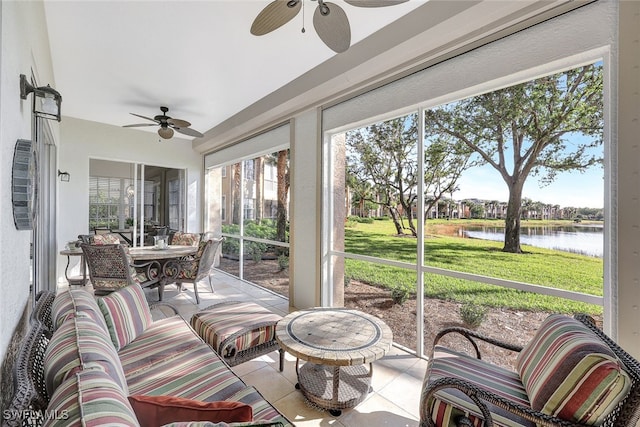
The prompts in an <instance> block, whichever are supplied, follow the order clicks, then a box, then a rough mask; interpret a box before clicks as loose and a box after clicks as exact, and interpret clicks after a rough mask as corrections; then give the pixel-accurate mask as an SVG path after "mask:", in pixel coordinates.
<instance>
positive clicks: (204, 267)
mask: <svg viewBox="0 0 640 427" xmlns="http://www.w3.org/2000/svg"><path fill="white" fill-rule="evenodd" d="M223 240H224V237H222V238H220V239H211V240H207V241H206V244H205V246H204V249H202V253H201V254H200V256H198V254H196V256H195V257H193V258H189V257H187V258H185V259H181V260H180V261H178V262H179V264H180V270H181V271H182V274H180V276H179V279H178V280H176V284H177V285H178V289H180V287H181V286H182V283H193V290H194V293H195V294H196V304H200V295H198V286H197V283H198V282H199V281H200V280H202V279H205V278H206V279H207V280H208V281H209V287H210V288H211V292H213V283H212V282H211V269H212V268H213V262H214V261H215V258H216V252H217V251H218V247H219V246H220V245H221V244H222V241H223ZM187 272H188V274H185V273H187Z"/></svg>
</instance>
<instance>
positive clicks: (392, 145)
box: [346, 114, 472, 236]
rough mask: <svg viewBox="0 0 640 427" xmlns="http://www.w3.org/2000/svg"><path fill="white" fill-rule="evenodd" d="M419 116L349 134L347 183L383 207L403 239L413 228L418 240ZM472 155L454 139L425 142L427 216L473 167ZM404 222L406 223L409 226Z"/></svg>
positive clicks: (383, 123)
mask: <svg viewBox="0 0 640 427" xmlns="http://www.w3.org/2000/svg"><path fill="white" fill-rule="evenodd" d="M417 119H418V115H417V114H410V115H407V116H404V117H400V118H397V119H392V120H388V121H386V122H382V123H376V124H373V125H371V126H367V127H364V128H360V129H357V130H355V131H352V132H348V133H347V136H346V144H347V183H348V185H350V186H351V188H352V189H353V191H354V192H355V193H356V195H357V196H358V198H359V200H365V201H368V202H371V203H375V204H377V205H380V206H383V207H384V208H385V209H386V210H387V212H388V213H389V216H390V217H391V219H392V220H393V223H394V225H395V227H396V233H397V234H398V235H401V234H404V230H405V229H407V228H408V229H409V230H410V231H411V234H412V235H414V236H416V235H417V229H416V226H415V224H414V207H415V202H416V200H417V197H418V193H417V190H418V179H419V175H418V162H417V158H418V157H417V154H418V152H417V151H418V148H417V137H418V128H417ZM471 154H472V151H471V150H469V148H468V147H466V145H464V144H461V143H456V142H455V141H452V139H451V138H450V137H449V136H433V137H432V138H429V139H428V140H427V141H426V143H425V149H424V162H425V173H424V189H425V196H427V197H426V200H427V204H426V206H425V212H424V213H423V214H421V215H419V216H420V218H419V219H420V220H421V221H424V220H425V218H426V216H427V213H428V212H430V211H431V209H432V208H433V207H434V206H435V205H436V204H437V203H438V201H439V200H440V199H441V198H442V196H443V195H444V194H446V193H451V192H453V191H455V189H456V182H457V180H458V178H459V177H460V175H461V173H462V171H463V170H465V169H466V168H468V167H470V165H471V163H469V158H470V156H471ZM403 218H406V220H407V226H405V225H404V220H403Z"/></svg>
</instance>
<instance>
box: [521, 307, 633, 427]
mask: <svg viewBox="0 0 640 427" xmlns="http://www.w3.org/2000/svg"><path fill="white" fill-rule="evenodd" d="M517 369H518V372H519V373H520V376H521V378H522V382H523V384H524V386H525V388H526V390H527V394H528V395H529V398H530V400H531V405H532V407H533V408H534V409H536V410H539V411H541V412H543V413H546V414H550V415H555V416H558V417H559V418H563V419H567V420H573V421H575V422H578V423H584V424H587V425H599V424H600V423H602V421H603V419H604V417H605V416H606V415H607V414H609V412H611V410H612V409H613V408H614V407H615V406H616V405H617V404H618V403H619V402H620V401H621V400H622V399H623V398H624V397H625V396H626V395H627V393H628V391H629V388H630V386H631V381H630V379H629V377H628V375H627V374H626V372H625V371H624V370H623V369H622V368H621V366H620V362H619V361H618V360H617V358H616V356H615V355H614V354H613V352H612V351H611V350H610V349H609V347H607V346H606V345H605V344H603V343H601V341H600V340H599V339H598V337H596V336H595V334H593V332H591V331H590V330H589V329H587V328H586V327H585V326H584V325H583V324H582V323H580V322H579V321H577V320H575V319H572V318H570V317H567V316H561V315H552V316H549V317H548V318H547V319H546V320H545V321H544V322H543V324H542V325H541V326H540V329H539V330H538V332H537V333H536V335H535V336H534V338H533V339H532V340H531V342H530V343H529V344H528V345H527V346H526V347H525V348H524V349H523V351H522V352H521V353H520V354H519V355H518V360H517Z"/></svg>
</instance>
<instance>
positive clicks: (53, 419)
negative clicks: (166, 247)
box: [44, 285, 292, 427]
mask: <svg viewBox="0 0 640 427" xmlns="http://www.w3.org/2000/svg"><path fill="white" fill-rule="evenodd" d="M51 321H52V328H53V329H54V331H53V333H52V335H51V338H50V341H49V344H48V346H47V349H46V351H45V354H44V382H45V385H46V391H47V394H48V397H49V404H48V407H47V409H46V411H44V414H46V417H44V418H45V419H44V425H45V426H65V427H68V426H81V425H82V426H104V425H114V426H115V425H118V426H140V425H141V426H146V425H155V424H154V423H155V422H151V421H150V420H149V419H146V418H145V417H146V415H145V416H141V415H140V412H137V411H138V409H137V408H138V406H136V404H138V403H137V402H138V400H140V398H144V399H150V400H153V399H157V398H149V396H173V397H175V398H178V399H180V403H181V404H182V403H184V402H193V403H197V404H200V402H215V403H211V405H212V406H215V407H216V408H217V407H221V408H225V410H227V412H225V417H227V416H229V417H231V419H228V418H224V417H223V418H224V419H213V420H211V419H209V422H202V423H201V424H198V423H194V422H193V421H200V419H173V420H165V421H166V422H164V421H163V423H162V425H171V426H180V425H190V426H195V425H205V426H212V425H216V426H223V425H224V426H226V425H233V426H240V425H242V426H245V425H252V426H254V425H255V426H257V425H264V426H290V425H292V424H291V422H290V421H288V420H287V419H286V418H285V417H284V416H283V415H282V414H280V413H279V412H278V411H277V410H276V409H275V408H274V407H273V406H272V405H271V404H270V403H269V402H267V401H266V400H265V399H264V398H263V397H262V396H261V394H260V393H259V392H258V391H257V390H256V389H255V388H253V387H251V386H247V385H246V384H245V383H244V382H243V381H242V380H241V379H240V378H238V377H237V376H236V375H235V374H234V373H233V372H232V371H231V369H230V368H229V366H228V365H227V364H226V363H225V362H224V361H223V360H221V359H220V357H219V356H218V355H217V354H216V353H215V352H214V351H213V350H212V349H211V347H209V346H208V345H207V344H205V343H204V342H203V341H202V339H201V338H200V337H199V336H198V335H197V334H196V333H195V332H194V330H193V329H192V328H191V327H190V326H189V324H188V323H187V322H185V320H183V319H182V318H181V317H180V316H174V317H168V318H165V319H162V320H157V321H153V320H152V318H151V312H150V310H149V307H148V305H147V302H146V299H145V295H144V291H143V289H142V288H141V287H140V286H139V285H132V286H128V287H126V288H123V289H121V290H119V291H117V292H114V293H112V294H109V295H107V296H104V297H100V298H97V299H96V298H94V296H93V295H92V294H90V293H88V292H86V291H85V290H83V289H73V290H67V291H63V292H61V293H59V294H58V295H57V296H56V298H55V299H54V301H53V303H52V307H51ZM176 400H177V399H176ZM164 405H166V403H164ZM160 409H163V408H160ZM164 409H165V411H164V412H165V415H166V413H167V412H169V413H171V411H167V410H166V408H164ZM235 409H242V410H243V411H244V412H243V414H244V415H245V418H246V414H247V412H246V411H247V410H248V414H249V417H250V418H251V420H248V419H243V420H234V419H233V416H231V415H229V414H230V413H232V412H233V411H234V410H235ZM215 410H216V409H214V411H215ZM175 413H178V412H175ZM216 413H217V412H216ZM251 414H252V417H251ZM238 421H241V422H238ZM158 425H160V424H158Z"/></svg>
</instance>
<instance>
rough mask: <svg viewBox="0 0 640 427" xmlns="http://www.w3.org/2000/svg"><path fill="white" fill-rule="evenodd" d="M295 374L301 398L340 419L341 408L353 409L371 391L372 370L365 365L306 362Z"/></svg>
mask: <svg viewBox="0 0 640 427" xmlns="http://www.w3.org/2000/svg"><path fill="white" fill-rule="evenodd" d="M297 368H298V367H297V364H296V370H297V372H298V384H297V386H296V388H299V389H300V391H302V394H303V395H304V397H305V398H306V399H307V400H308V401H309V402H311V403H313V404H315V405H317V406H318V407H320V408H323V409H328V410H329V412H330V413H331V415H334V416H339V415H340V414H341V413H342V409H346V408H353V407H355V406H356V405H358V404H359V403H360V402H362V401H363V400H364V399H365V398H366V397H367V394H369V391H370V389H371V374H372V367H371V366H369V369H367V368H366V366H364V365H353V366H342V367H341V366H327V365H316V364H315V363H310V362H307V363H305V364H304V365H302V367H301V368H300V369H297Z"/></svg>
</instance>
